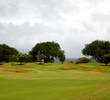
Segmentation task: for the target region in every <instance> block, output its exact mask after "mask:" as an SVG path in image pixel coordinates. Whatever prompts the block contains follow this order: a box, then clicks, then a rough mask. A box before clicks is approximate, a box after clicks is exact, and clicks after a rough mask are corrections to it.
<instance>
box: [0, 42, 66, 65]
mask: <svg viewBox="0 0 110 100" xmlns="http://www.w3.org/2000/svg"><path fill="white" fill-rule="evenodd" d="M55 58H56V59H59V60H60V61H61V62H62V63H63V62H64V61H65V52H64V50H61V47H60V45H59V44H58V43H57V42H53V41H52V42H42V43H37V44H36V45H35V46H34V47H33V48H32V50H31V51H29V53H28V54H23V53H20V52H19V51H18V50H17V49H15V48H13V47H10V46H8V45H6V44H0V63H2V62H11V63H12V65H13V63H14V62H20V64H22V63H23V62H35V61H39V62H40V64H41V62H42V61H44V63H48V62H54V59H55Z"/></svg>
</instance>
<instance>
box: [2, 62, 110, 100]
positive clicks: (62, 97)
mask: <svg viewBox="0 0 110 100" xmlns="http://www.w3.org/2000/svg"><path fill="white" fill-rule="evenodd" d="M64 67H71V68H72V70H62V68H64ZM109 67H110V66H108V67H107V66H102V65H101V64H100V63H88V64H71V63H65V64H60V63H48V64H44V65H38V64H35V63H28V64H25V65H21V66H20V65H17V64H16V65H15V66H11V64H10V63H6V64H4V65H0V100H110V68H109Z"/></svg>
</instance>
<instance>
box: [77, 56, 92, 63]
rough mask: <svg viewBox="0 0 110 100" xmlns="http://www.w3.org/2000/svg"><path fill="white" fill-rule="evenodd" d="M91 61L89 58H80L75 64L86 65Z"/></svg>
mask: <svg viewBox="0 0 110 100" xmlns="http://www.w3.org/2000/svg"><path fill="white" fill-rule="evenodd" d="M90 61H91V60H90V59H89V58H86V57H82V58H79V59H78V61H77V62H76V64H79V63H88V62H90Z"/></svg>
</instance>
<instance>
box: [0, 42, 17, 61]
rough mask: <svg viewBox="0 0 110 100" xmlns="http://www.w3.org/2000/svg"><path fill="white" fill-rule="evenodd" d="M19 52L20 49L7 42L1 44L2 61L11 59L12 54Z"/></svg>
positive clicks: (0, 55)
mask: <svg viewBox="0 0 110 100" xmlns="http://www.w3.org/2000/svg"><path fill="white" fill-rule="evenodd" d="M17 53H18V51H17V50H16V49H15V48H13V47H10V46H8V45H6V44H0V62H2V61H6V62H8V61H10V56H12V55H16V54H17Z"/></svg>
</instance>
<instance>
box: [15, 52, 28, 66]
mask: <svg viewBox="0 0 110 100" xmlns="http://www.w3.org/2000/svg"><path fill="white" fill-rule="evenodd" d="M17 58H18V61H19V62H20V65H22V64H23V62H27V55H26V54H23V53H19V54H18V55H17Z"/></svg>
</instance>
